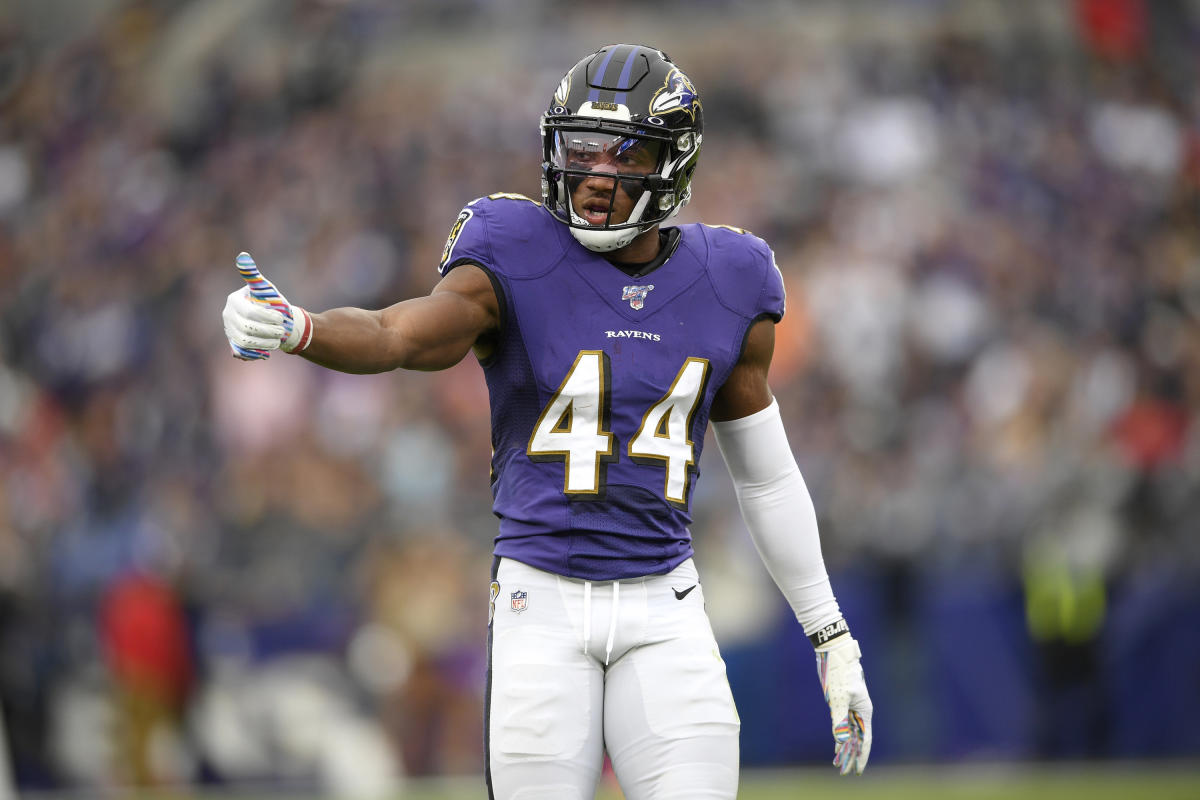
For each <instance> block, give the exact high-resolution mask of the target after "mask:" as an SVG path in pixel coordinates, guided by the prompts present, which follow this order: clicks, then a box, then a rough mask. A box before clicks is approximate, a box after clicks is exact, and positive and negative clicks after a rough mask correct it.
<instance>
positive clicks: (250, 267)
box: [237, 250, 279, 302]
mask: <svg viewBox="0 0 1200 800" xmlns="http://www.w3.org/2000/svg"><path fill="white" fill-rule="evenodd" d="M237 271H238V274H239V275H241V276H242V280H244V281H245V282H246V285H247V286H249V287H250V294H251V295H252V296H253V297H254V299H255V300H259V301H268V302H269V300H270V299H272V298H271V297H270V295H269V294H268V293H269V292H270V293H273V294H274V295H278V294H279V293H278V292H274V291H273V290H274V289H275V287H274V286H272V285H271V282H270V281H269V280H267V279H266V278H264V277H263V274H262V273H261V272H259V271H258V265H257V264H255V263H254V259H253V258H251V257H250V254H249V253H247V252H246V251H244V250H243V251H242V252H240V253H238V257H237Z"/></svg>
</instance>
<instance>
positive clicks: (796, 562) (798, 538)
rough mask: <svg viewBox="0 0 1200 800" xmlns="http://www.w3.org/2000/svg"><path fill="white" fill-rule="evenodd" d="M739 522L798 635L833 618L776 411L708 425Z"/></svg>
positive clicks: (810, 517) (799, 481)
mask: <svg viewBox="0 0 1200 800" xmlns="http://www.w3.org/2000/svg"><path fill="white" fill-rule="evenodd" d="M713 432H714V433H715V434H716V439H717V446H718V447H719V448H720V450H721V455H722V456H724V458H725V466H727V467H728V468H729V474H730V476H731V477H732V478H733V486H734V489H735V490H736V491H737V498H738V506H739V507H740V508H741V510H742V519H744V520H745V522H746V527H747V528H749V529H750V538H751V539H753V540H754V546H755V547H756V548H758V554H759V556H761V557H762V560H763V563H764V564H765V565H766V567H767V571H768V572H770V573H771V577H772V578H773V579H774V580H775V583H776V584H777V585H778V586H779V589H780V591H782V592H783V596H784V597H786V598H787V601H788V603H789V604H790V605H791V607H792V611H793V612H795V614H796V619H797V620H799V621H800V624H801V626H803V628H804V633H805V634H806V635H810V634H812V633H813V632H814V631H816V630H818V629H820V628H822V627H824V626H825V625H828V624H829V623H831V622H836V621H837V620H838V619H840V618H841V616H842V615H841V612H840V611H839V610H838V604H837V600H836V599H834V596H833V589H832V587H830V585H829V575H828V574H827V573H826V572H825V560H824V559H823V558H822V557H821V539H820V536H819V535H818V534H817V513H816V510H815V509H814V508H813V502H812V498H811V497H810V496H809V494H808V486H806V485H805V483H804V477H803V476H802V475H801V474H800V468H799V467H798V466H796V459H795V457H794V456H793V455H792V450H791V447H790V446H789V445H788V441H787V433H786V432H785V431H784V429H783V420H782V419H781V418H780V416H779V404H778V403H777V402H776V401H775V400H774V399H773V398H772V400H771V405H769V406H767V407H766V408H764V409H763V410H762V411H758V412H755V413H753V414H751V415H750V416H748V417H742V418H741V419H735V420H729V421H728V422H714V423H713Z"/></svg>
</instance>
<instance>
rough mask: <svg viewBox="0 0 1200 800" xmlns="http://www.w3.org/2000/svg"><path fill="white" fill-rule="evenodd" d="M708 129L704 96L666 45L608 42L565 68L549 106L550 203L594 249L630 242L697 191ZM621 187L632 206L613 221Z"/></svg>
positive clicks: (545, 123) (545, 194)
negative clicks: (695, 176) (663, 48)
mask: <svg viewBox="0 0 1200 800" xmlns="http://www.w3.org/2000/svg"><path fill="white" fill-rule="evenodd" d="M703 131H704V111H703V109H702V108H701V105H700V96H699V94H697V92H696V88H695V86H693V84H692V82H691V80H690V79H688V77H687V75H685V74H684V73H683V71H682V70H681V69H679V67H677V66H675V64H673V63H671V60H670V59H669V58H668V57H667V55H666V53H663V52H662V51H661V50H657V49H655V48H653V47H645V46H642V45H635V44H614V45H608V46H606V47H602V48H600V49H599V50H597V51H596V52H595V53H593V54H592V55H589V56H587V57H586V58H584V59H583V60H581V61H580V62H579V63H578V64H576V65H575V66H574V67H572V68H571V70H570V71H569V72H568V73H567V74H566V75H565V76H563V79H562V81H561V82H560V83H559V84H558V89H557V90H556V91H555V92H554V97H553V99H552V100H551V101H550V107H549V108H548V109H547V110H546V113H545V114H543V115H542V119H541V132H542V199H543V201H544V202H545V206H546V208H547V209H549V211H550V213H551V214H553V215H554V216H555V218H557V219H558V220H559V221H561V222H564V223H566V224H567V225H568V226H570V228H571V235H573V236H574V237H575V238H576V239H578V240H579V242H580V243H581V244H583V246H584V247H587V248H588V249H589V250H594V251H596V252H608V251H610V250H616V249H618V248H621V247H624V246H625V245H627V244H629V243H630V242H632V241H633V240H634V238H636V237H637V236H638V235H639V234H641V233H644V232H645V231H648V230H650V229H651V228H653V227H654V226H655V225H658V224H659V223H661V222H664V221H665V220H667V219H669V218H670V217H672V216H673V215H675V214H676V213H677V212H678V211H679V209H680V208H682V207H683V206H684V205H686V204H687V202H688V200H689V199H691V193H692V189H691V183H692V175H693V173H695V171H696V161H697V160H698V159H699V157H700V144H701V140H702V136H703ZM592 178H599V180H589V179H592ZM585 182H588V186H589V189H590V191H588V192H583V191H577V190H579V189H580V187H581V186H582V185H583V184H584V183H585ZM618 191H620V192H622V193H624V195H627V196H628V197H627V198H626V197H622V198H621V200H622V203H621V205H622V207H624V206H631V210H630V212H629V214H628V216H627V218H625V219H623V220H620V221H614V220H613V218H612V217H613V210H614V208H615V207H616V206H617V205H618V202H617V200H618V197H617V193H618ZM577 194H578V196H576V195H577Z"/></svg>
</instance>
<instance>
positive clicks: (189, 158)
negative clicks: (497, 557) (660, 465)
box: [0, 0, 1200, 792]
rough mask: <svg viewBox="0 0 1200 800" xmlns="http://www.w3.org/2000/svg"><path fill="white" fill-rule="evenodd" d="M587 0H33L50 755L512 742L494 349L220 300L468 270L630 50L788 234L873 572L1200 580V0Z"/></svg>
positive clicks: (754, 205)
mask: <svg viewBox="0 0 1200 800" xmlns="http://www.w3.org/2000/svg"><path fill="white" fill-rule="evenodd" d="M566 5H567V4H555V3H552V2H549V1H548V0H547V1H546V2H530V3H519V2H515V0H514V1H513V2H504V1H503V0H491V2H488V1H486V0H474V1H471V2H468V0H458V1H457V2H449V3H445V2H433V0H430V1H429V2H419V3H403V4H392V3H386V2H375V1H373V0H357V1H356V2H316V1H315V0H306V1H305V2H296V3H290V2H289V3H285V2H262V3H242V2H232V1H227V0H223V1H221V2H204V3H188V2H181V1H180V0H145V1H143V2H107V3H99V4H98V7H100V8H101V10H100V11H93V12H91V17H90V18H88V19H87V20H84V21H76V24H74V25H72V24H71V20H69V19H60V18H57V17H55V15H56V14H58V15H60V16H61V15H67V16H69V15H70V14H71V13H73V11H72V8H73V7H72V5H71V4H69V3H45V4H43V5H41V6H38V5H37V4H22V3H17V4H16V6H15V9H16V10H15V11H14V12H10V13H9V14H8V16H7V18H6V17H5V16H4V15H2V14H0V313H2V319H0V714H2V715H3V717H4V718H5V721H6V722H7V729H8V739H9V745H10V749H11V751H12V769H13V770H14V771H15V772H16V774H17V777H18V779H19V781H20V782H21V783H22V784H23V785H26V786H32V787H59V786H72V785H89V786H105V785H114V784H122V783H129V782H136V783H144V784H145V783H156V782H165V781H181V780H182V781H193V782H200V781H212V782H220V781H230V782H245V781H256V780H295V781H314V780H316V781H321V782H324V783H326V784H327V785H336V786H340V787H345V788H346V790H347V791H348V792H353V791H360V790H361V791H362V792H369V791H372V790H374V789H377V788H379V787H388V786H392V785H395V784H396V783H397V782H399V781H401V780H402V779H403V776H404V775H421V774H434V773H437V774H441V773H455V772H459V773H464V772H465V773H470V772H478V771H480V770H481V765H482V736H481V719H482V711H481V703H482V696H483V689H484V671H485V665H486V653H485V649H484V648H485V641H486V636H485V626H486V608H487V583H488V574H489V561H490V556H489V547H490V542H491V537H492V535H493V533H494V530H495V521H494V519H493V518H492V516H491V513H490V494H489V486H488V461H489V434H488V414H487V410H486V408H487V394H486V387H485V386H484V383H483V380H482V375H481V372H480V370H479V368H478V365H477V364H475V363H474V362H473V361H472V360H470V359H468V361H467V362H464V363H463V364H460V365H459V366H458V367H456V368H454V369H451V370H448V371H446V372H444V373H435V374H418V373H413V374H390V375H378V376H346V375H340V374H336V373H332V372H327V371H323V370H320V369H319V368H317V367H315V366H313V365H311V364H308V363H307V362H304V361H302V360H300V359H294V358H291V357H287V356H283V355H282V354H280V355H277V356H275V357H272V358H271V359H270V361H268V362H265V363H250V364H248V363H243V362H240V361H236V360H235V359H233V358H231V357H230V354H229V351H228V347H227V345H226V343H225V341H224V337H223V334H222V331H221V324H220V318H219V317H220V310H221V307H222V305H223V302H224V297H225V295H226V294H227V293H228V292H230V291H232V290H233V289H235V288H236V287H237V281H238V277H237V274H236V272H235V271H234V269H233V260H234V257H235V256H236V254H237V253H238V252H239V251H240V250H243V249H244V250H248V251H250V252H251V253H252V254H254V256H255V257H256V259H257V261H258V263H259V265H260V266H261V267H262V268H263V270H264V272H265V273H266V274H267V275H268V276H269V277H270V278H271V279H272V280H273V281H275V282H276V284H277V285H279V287H280V288H281V290H282V291H283V292H284V293H285V294H287V296H288V298H289V299H290V300H292V301H293V302H296V303H298V304H300V305H303V306H305V307H308V308H312V309H323V308H328V307H333V306H337V305H358V306H365V307H381V306H384V305H387V304H390V303H392V302H395V301H397V300H399V299H403V298H406V297H411V296H414V295H417V294H423V293H425V292H427V291H428V290H429V289H430V288H431V287H432V285H433V284H434V283H435V281H436V278H437V274H436V270H435V265H436V262H437V258H438V256H439V254H440V251H441V246H442V242H443V241H444V238H445V236H446V234H447V233H448V231H449V228H450V225H451V224H452V223H453V221H454V218H455V215H456V213H457V211H458V209H459V208H460V207H461V206H462V205H463V204H464V203H466V202H467V201H469V200H471V199H472V198H474V197H477V196H480V195H484V194H488V193H491V192H493V191H510V192H521V193H524V194H527V195H531V196H534V197H538V196H540V190H539V186H538V160H539V157H540V149H539V148H540V145H539V141H538V134H537V116H538V115H539V113H540V112H541V110H542V108H543V107H544V105H545V103H546V102H548V99H549V94H550V92H551V91H552V89H553V87H554V86H555V85H556V83H557V81H558V78H559V77H560V76H561V74H562V73H563V72H564V71H565V70H566V69H567V68H568V67H569V66H570V65H571V64H573V63H574V62H575V60H576V59H578V58H579V57H581V56H582V55H583V54H585V53H587V52H591V51H592V50H594V49H595V48H596V47H598V46H600V45H602V44H605V43H607V42H608V41H609V40H610V39H611V40H645V41H646V43H650V44H656V45H658V46H660V47H662V48H663V49H665V50H666V51H667V52H668V53H669V54H670V55H671V57H672V58H673V59H674V60H675V61H676V62H677V63H679V64H681V65H682V66H683V67H684V68H685V69H686V70H687V71H688V72H689V74H690V75H691V77H692V79H693V80H694V82H695V83H696V85H697V87H698V88H699V90H700V92H701V96H702V98H703V100H704V104H705V110H706V117H707V119H708V121H709V124H708V128H707V130H706V133H705V147H704V154H703V156H702V158H701V162H700V168H699V170H698V173H697V179H696V183H695V185H694V186H695V195H694V200H693V202H692V204H691V205H690V206H689V207H688V208H687V209H685V211H684V213H683V214H682V215H681V219H682V220H683V221H704V222H709V223H714V224H716V223H721V224H730V225H736V226H740V227H745V228H748V229H750V230H751V231H753V232H754V233H756V234H758V235H760V236H762V237H764V238H765V239H766V240H767V241H768V242H769V243H770V244H771V245H772V246H773V248H774V250H775V253H776V256H777V260H778V263H779V266H780V267H781V269H782V271H783V273H784V276H785V280H786V283H787V288H788V300H789V302H788V314H787V316H786V317H785V319H784V321H783V323H782V324H781V326H780V330H779V335H778V344H777V351H776V359H775V364H774V368H773V373H772V386H773V389H774V391H775V393H776V395H777V396H778V397H779V400H780V404H781V407H782V409H783V412H784V418H785V421H786V422H787V424H788V428H789V434H790V438H791V444H792V447H793V450H794V451H795V453H796V455H797V458H798V460H799V462H800V465H801V469H802V470H803V472H804V474H805V477H806V480H807V482H808V484H809V487H810V489H811V491H812V494H813V497H814V499H815V503H816V506H817V509H818V513H819V516H820V518H821V523H822V535H823V541H824V549H825V554H826V560H827V563H828V564H829V566H830V568H831V570H832V571H833V572H834V574H835V576H836V574H837V573H838V571H839V570H841V569H843V568H850V567H852V566H856V565H863V564H871V565H875V566H877V567H878V569H879V573H878V574H880V575H884V576H887V579H888V580H893V581H896V582H897V585H899V586H900V587H901V589H900V590H898V591H902V588H903V585H904V581H905V580H907V577H906V576H911V575H912V574H914V573H918V572H922V571H928V570H951V571H952V570H954V569H956V568H958V566H960V565H962V564H966V563H976V564H977V563H980V562H986V563H988V564H991V565H994V566H995V567H996V568H998V569H1001V570H1003V571H1004V572H1005V573H1006V574H1008V575H1011V576H1014V577H1015V580H1017V581H1018V582H1019V583H1020V585H1021V586H1022V587H1023V591H1024V592H1025V595H1026V597H1027V611H1028V621H1029V629H1030V634H1031V636H1033V637H1034V638H1035V639H1038V640H1040V641H1042V642H1043V643H1051V642H1054V641H1058V640H1062V641H1064V642H1066V643H1067V644H1068V645H1072V644H1074V645H1078V644H1079V643H1080V642H1086V641H1088V640H1090V639H1092V638H1094V637H1095V636H1097V635H1099V633H1100V631H1101V629H1102V625H1103V624H1104V616H1103V608H1102V607H1103V598H1102V597H1101V599H1100V601H1099V603H1100V606H1099V607H1097V606H1096V602H1092V604H1091V606H1088V604H1087V602H1084V601H1085V600H1086V599H1087V598H1088V597H1089V595H1088V587H1094V586H1096V585H1101V586H1106V587H1111V586H1113V585H1114V584H1115V583H1118V582H1119V581H1121V580H1122V579H1124V578H1126V577H1128V576H1130V575H1136V574H1139V573H1154V574H1159V575H1162V574H1167V575H1170V574H1182V575H1186V576H1190V580H1191V582H1192V584H1193V585H1195V584H1196V577H1197V576H1198V575H1200V536H1197V535H1196V534H1197V524H1198V523H1197V520H1200V324H1198V323H1200V229H1198V227H1197V220H1198V219H1200V216H1198V214H1200V57H1198V56H1197V53H1200V47H1197V44H1198V42H1200V3H1196V2H1189V1H1188V0H1179V1H1178V2H1175V1H1174V0H1166V1H1164V2H1144V1H1143V0H1078V1H1077V2H1063V3H1057V4H1054V3H1050V4H1047V3H1034V2H1030V3H1003V2H989V0H977V1H976V2H968V3H944V2H937V1H935V0H905V2H893V3H882V2H880V3H862V4H845V6H846V7H842V4H825V3H814V4H811V5H809V6H805V5H804V4H799V5H796V6H793V5H792V4H778V5H776V4H764V5H763V6H762V7H761V8H756V9H754V10H749V9H741V7H740V6H739V5H737V4H732V3H723V2H708V3H701V4H695V3H681V2H680V3H666V4H664V5H662V6H661V8H657V9H655V10H654V11H649V10H647V9H646V8H644V7H643V5H644V4H634V3H624V2H610V3H602V4H600V5H601V6H602V7H603V8H604V10H605V13H603V14H594V15H589V13H588V12H586V11H581V10H572V9H570V8H567V7H563V6H566ZM590 5H593V4H589V6H590ZM39 8H40V9H41V10H40V11H39V10H38V9H39ZM735 9H741V10H738V11H735ZM731 16H736V17H737V19H738V24H737V25H730V24H728V20H729V18H730V17H731ZM52 17H54V18H53V19H51V18H52ZM601 18H602V19H601ZM557 32H564V33H557ZM718 32H719V33H718ZM702 469H703V470H704V471H705V472H706V478H707V480H704V481H701V483H700V485H699V487H698V492H697V494H696V496H695V508H694V512H695V514H694V515H695V517H696V527H695V530H694V534H695V536H696V538H697V539H698V540H699V544H698V551H699V552H698V559H697V560H698V563H699V564H700V568H701V571H702V573H704V572H705V570H706V569H707V570H708V574H709V575H711V583H712V584H713V586H714V591H716V592H717V596H718V597H719V598H720V599H719V600H718V601H717V602H715V603H714V606H717V607H716V608H714V609H712V611H713V616H714V622H715V624H716V626H717V628H718V634H719V636H722V637H727V640H728V641H729V642H730V647H736V646H737V643H738V642H741V641H745V640H747V639H751V638H753V636H754V635H755V632H756V630H757V628H756V627H755V626H756V625H758V624H759V623H755V622H754V620H756V619H761V618H762V617H763V616H764V614H765V615H767V616H771V615H773V614H776V613H783V611H782V610H781V605H782V603H781V601H779V600H778V598H777V595H776V594H775V590H774V588H773V587H772V586H771V585H770V583H769V579H768V578H766V577H765V573H763V572H762V571H761V568H760V567H755V566H754V565H753V560H754V558H755V557H754V554H753V551H752V548H751V546H750V545H749V544H748V541H747V540H746V538H745V537H744V536H743V535H742V534H741V529H740V523H739V522H738V520H737V515H736V510H735V509H733V508H732V494H731V492H730V491H729V487H728V485H727V483H725V482H724V479H723V477H722V473H723V468H722V467H721V465H720V460H719V457H718V456H717V455H716V450H715V448H709V450H708V455H707V456H706V458H705V460H704V462H703V464H702ZM739 576H742V577H744V578H745V579H744V580H742V581H741V582H739V581H738V580H737V578H738V577H739ZM1060 576H1066V578H1065V580H1067V581H1068V583H1067V584H1065V585H1067V586H1068V587H1072V586H1073V587H1075V589H1074V590H1070V589H1068V590H1062V589H1061V586H1063V585H1064V584H1063V583H1062V582H1061V581H1059V580H1058V578H1059V577H1060ZM1056 581H1057V582H1056ZM706 586H707V583H706ZM717 587H728V588H727V589H725V590H724V591H723V590H722V589H721V588H717ZM1055 587H1059V588H1055ZM835 588H836V579H835ZM1072 591H1074V593H1071V592H1072ZM1056 592H1057V593H1056ZM1064 592H1066V594H1064ZM709 594H710V596H711V595H712V594H713V592H709ZM1064 597H1065V598H1073V600H1072V603H1073V604H1072V606H1071V608H1072V609H1073V610H1072V611H1070V613H1067V612H1063V611H1062V604H1063V602H1064ZM1076 601H1078V602H1076ZM1088 608H1091V609H1092V610H1091V611H1087V609H1088ZM1046 609H1049V611H1047V610H1046ZM1081 609H1082V610H1081ZM760 627H761V625H760ZM1048 646H1049V645H1048ZM864 647H867V645H866V644H864ZM1046 652H1047V653H1048V656H1049V658H1050V661H1051V665H1052V664H1053V662H1054V659H1055V658H1056V657H1057V656H1061V655H1062V653H1061V652H1058V651H1054V650H1053V649H1051V650H1048V651H1046ZM1056 653H1057V656H1056V655H1055V654H1056ZM1072 663H1074V662H1072ZM1051 673H1053V669H1051ZM870 674H871V673H870V672H869V673H868V675H869V676H870ZM809 677H811V676H809ZM1068 677H1069V676H1068ZM807 679H808V678H804V680H807ZM1052 682H1053V681H1052ZM814 684H815V679H814ZM818 723H819V721H818ZM818 723H814V724H818ZM105 731H115V732H116V734H115V735H112V736H108V735H102V732H105ZM917 755H921V754H920V753H918V754H917Z"/></svg>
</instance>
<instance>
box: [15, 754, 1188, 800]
mask: <svg viewBox="0 0 1200 800" xmlns="http://www.w3.org/2000/svg"><path fill="white" fill-rule="evenodd" d="M108 796H109V797H117V796H121V795H108ZM486 796H487V794H486V790H485V789H484V785H483V779H482V778H481V777H477V778H476V777H472V778H454V779H446V780H437V781H412V782H411V783H410V784H409V785H408V787H407V788H406V789H405V791H403V792H402V793H400V794H398V795H396V796H395V797H394V798H392V799H391V800H480V798H486ZM60 798H61V800H67V798H66V797H65V796H56V797H54V798H53V799H52V798H50V796H48V795H42V796H40V797H39V796H38V795H30V796H26V795H22V800H60ZM159 798H163V800H166V799H167V798H169V799H170V800H323V798H319V797H315V796H313V795H309V794H302V795H296V794H283V793H278V792H264V793H247V792H232V793H203V794H188V793H186V792H176V793H171V794H166V795H144V796H139V797H138V800H159ZM738 798H739V800H785V798H786V800H797V798H803V800H816V799H817V798H836V800H943V799H944V800H960V799H961V800H1037V799H1038V798H1053V799H1054V800H1129V799H1130V798H1132V799H1133V800H1200V759H1197V760H1195V761H1192V762H1186V763H1181V762H1171V763H1163V764H1146V763H1139V764H1102V765H1069V766H1033V765H1028V764H1011V765H966V766H963V765H951V766H922V767H877V768H872V769H869V770H868V771H867V774H866V775H863V776H862V777H858V778H842V777H840V776H838V775H837V774H836V773H835V772H834V771H833V770H832V768H830V769H829V770H824V769H809V768H806V769H799V770H787V771H772V772H762V771H746V772H743V774H742V785H741V791H740V792H739V793H738ZM70 800H74V797H72V798H70ZM596 800H622V795H621V793H620V791H619V790H617V789H616V787H615V786H614V785H609V784H608V783H607V782H606V783H605V785H604V786H602V787H601V790H600V792H599V793H598V794H597V795H596Z"/></svg>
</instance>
